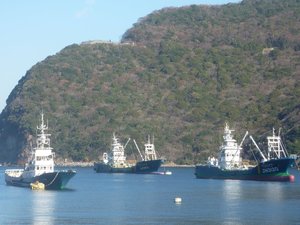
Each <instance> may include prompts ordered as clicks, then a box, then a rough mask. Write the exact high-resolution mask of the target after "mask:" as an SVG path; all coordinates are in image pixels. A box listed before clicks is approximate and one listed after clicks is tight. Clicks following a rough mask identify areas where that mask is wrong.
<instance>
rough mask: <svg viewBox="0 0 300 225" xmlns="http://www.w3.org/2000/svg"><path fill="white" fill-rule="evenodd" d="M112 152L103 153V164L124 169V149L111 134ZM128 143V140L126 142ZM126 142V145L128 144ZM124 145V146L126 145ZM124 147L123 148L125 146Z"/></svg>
mask: <svg viewBox="0 0 300 225" xmlns="http://www.w3.org/2000/svg"><path fill="white" fill-rule="evenodd" d="M112 140H113V142H112V150H111V151H110V152H109V153H106V152H104V153H103V162H104V163H105V164H109V165H111V166H113V167H124V166H125V165H126V164H127V163H126V155H125V148H124V146H123V145H122V144H121V143H120V142H119V140H118V138H117V137H116V136H115V133H114V134H113V138H112ZM128 141H129V140H128ZM128 141H127V143H128ZM127 143H126V145H127ZM126 145H125V146H126Z"/></svg>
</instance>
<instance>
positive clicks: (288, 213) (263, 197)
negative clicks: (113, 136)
mask: <svg viewBox="0 0 300 225" xmlns="http://www.w3.org/2000/svg"><path fill="white" fill-rule="evenodd" d="M4 169H5V168H4V167H0V209H1V210H0V224H34V225H37V224H47V225H48V224H49V225H54V224H72V225H73V224H108V225H109V224H112V225H115V224H158V225H163V224H172V225H173V224H180V225H181V224H182V225H191V224H300V171H297V170H291V172H292V173H293V174H294V175H295V182H294V183H277V182H258V181H233V180H200V179H195V177H194V175H193V173H194V169H193V168H170V170H171V171H172V172H173V174H172V175H171V176H162V175H150V174H148V175H137V174H97V173H95V172H94V171H93V170H92V168H75V169H76V170H77V173H78V174H77V175H76V176H75V177H74V178H73V179H72V180H71V181H70V183H69V185H68V187H69V188H68V189H67V190H64V191H32V190H30V189H26V188H18V187H10V186H6V184H5V182H4ZM177 196H179V197H181V198H182V203H181V204H175V203H174V198H175V197H177Z"/></svg>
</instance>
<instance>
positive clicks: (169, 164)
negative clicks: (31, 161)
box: [56, 162, 195, 168]
mask: <svg viewBox="0 0 300 225" xmlns="http://www.w3.org/2000/svg"><path fill="white" fill-rule="evenodd" d="M56 166H61V167H92V166H94V162H57V163H56ZM164 167H169V168H177V167H178V168H188V167H195V165H178V164H175V163H173V162H167V163H164V164H162V166H161V168H164Z"/></svg>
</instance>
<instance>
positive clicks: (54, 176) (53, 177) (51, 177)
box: [5, 170, 76, 190]
mask: <svg viewBox="0 0 300 225" xmlns="http://www.w3.org/2000/svg"><path fill="white" fill-rule="evenodd" d="M75 174H76V172H75V171H73V170H66V171H56V172H51V173H44V174H42V175H39V176H35V177H31V178H23V177H22V176H21V177H13V176H9V175H8V174H5V182H6V184H7V185H11V186H18V187H31V186H30V184H31V183H35V182H37V181H38V182H40V183H43V184H44V185H45V189H46V190H62V189H64V188H65V187H66V185H67V183H68V182H69V180H70V179H71V178H72V177H73V176H74V175H75Z"/></svg>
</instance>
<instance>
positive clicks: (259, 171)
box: [195, 158, 294, 181]
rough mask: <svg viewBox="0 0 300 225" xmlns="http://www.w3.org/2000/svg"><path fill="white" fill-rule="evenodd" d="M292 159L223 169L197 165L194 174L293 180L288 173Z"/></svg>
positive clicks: (198, 176)
mask: <svg viewBox="0 0 300 225" xmlns="http://www.w3.org/2000/svg"><path fill="white" fill-rule="evenodd" d="M292 163H293V159H291V158H282V159H272V160H269V161H266V162H261V163H259V164H258V165H257V166H255V167H252V168H248V169H231V170H224V169H220V168H219V167H216V166H208V165H197V166H196V168H195V175H196V177H197V178H199V179H232V180H257V181H293V180H294V176H293V175H290V174H289V173H288V168H289V167H290V166H291V165H292Z"/></svg>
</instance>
